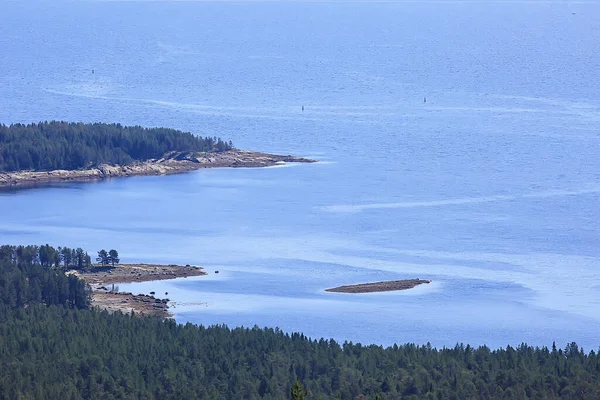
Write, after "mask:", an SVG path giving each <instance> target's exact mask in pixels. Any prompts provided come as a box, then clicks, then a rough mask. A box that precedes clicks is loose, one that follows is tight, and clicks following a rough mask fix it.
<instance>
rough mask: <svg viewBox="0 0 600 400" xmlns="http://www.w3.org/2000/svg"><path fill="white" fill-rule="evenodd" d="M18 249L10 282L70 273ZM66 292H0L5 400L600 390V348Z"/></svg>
mask: <svg viewBox="0 0 600 400" xmlns="http://www.w3.org/2000/svg"><path fill="white" fill-rule="evenodd" d="M3 248H4V247H3ZM14 254H15V253H14V251H13V252H11V253H10V256H2V257H0V271H6V270H8V271H13V272H11V273H10V274H6V273H5V272H2V275H1V276H0V282H2V285H1V286H2V287H3V289H2V290H4V287H5V286H7V285H8V286H11V285H13V284H14V282H20V284H21V283H22V284H24V283H23V281H24V280H25V276H27V277H28V278H29V281H28V282H29V283H30V284H31V281H32V277H33V276H36V274H42V275H44V274H46V275H44V276H50V275H53V276H62V277H64V275H63V274H62V272H61V271H57V270H54V269H47V268H44V267H42V265H41V264H40V263H39V260H30V259H28V258H24V257H19V260H18V261H16V260H14ZM69 279H71V278H69ZM72 279H74V280H75V281H76V279H77V278H75V277H72ZM77 282H79V281H77ZM21 290H25V291H26V292H27V290H28V289H21ZM59 290H60V289H58V288H54V287H53V288H50V289H47V296H46V297H44V296H41V298H40V299H39V301H38V300H36V299H33V298H29V299H28V300H27V303H25V304H27V305H28V306H27V307H25V304H24V302H23V301H17V302H15V301H5V299H7V298H8V299H11V298H13V297H14V296H17V295H16V293H15V292H13V293H12V294H7V293H6V292H5V291H3V292H2V294H1V296H2V297H1V298H2V299H3V300H2V302H0V398H7V399H13V398H27V399H46V398H64V399H69V400H70V399H192V398H194V399H236V400H237V399H272V400H275V399H277V400H281V399H290V398H292V393H295V396H296V397H295V399H301V398H303V396H304V395H305V394H306V392H305V391H304V389H307V390H308V394H307V395H306V399H348V400H350V399H352V400H354V399H371V400H374V399H376V398H379V399H385V400H396V399H414V400H416V399H505V398H514V399H525V398H531V399H557V398H566V399H598V398H600V357H599V356H598V354H597V353H595V352H594V351H591V352H589V353H588V352H584V351H583V349H581V348H579V347H578V346H577V345H576V344H574V343H571V344H569V345H567V346H566V347H565V348H564V349H559V348H556V346H553V347H552V348H550V349H548V348H534V347H530V346H527V345H521V346H518V347H516V348H513V347H507V348H505V349H499V350H491V349H489V348H487V347H485V346H484V347H479V348H473V347H471V346H468V345H467V346H463V345H458V346H456V347H454V348H444V349H435V348H432V347H431V346H428V345H427V346H417V345H413V344H406V345H402V346H392V347H388V348H383V347H381V346H375V345H371V346H362V345H360V344H353V343H343V344H339V343H337V342H335V341H333V340H323V339H321V340H311V339H309V338H307V337H305V336H303V335H302V334H291V335H289V334H286V333H283V332H281V331H280V330H277V329H275V330H274V329H259V328H253V329H245V328H236V329H229V328H227V327H225V326H213V327H208V328H206V327H202V326H196V325H192V324H185V325H181V324H177V323H175V322H174V321H172V320H167V321H162V320H160V319H155V318H137V316H134V315H131V314H127V315H123V314H120V313H115V314H109V313H107V312H104V311H102V312H101V311H97V310H85V309H79V308H85V307H84V306H82V307H79V306H77V304H75V305H74V306H73V305H71V304H69V303H68V302H67V303H63V302H60V301H47V300H46V299H48V298H49V297H48V296H52V295H53V293H55V292H58V291H59ZM36 301H37V303H38V304H36ZM39 303H45V304H53V305H50V306H47V305H43V304H39ZM56 304H60V305H56ZM399 339H401V338H399ZM297 379H298V380H299V382H301V384H302V386H303V388H304V389H302V388H300V387H298V386H296V385H295V382H296V380H297Z"/></svg>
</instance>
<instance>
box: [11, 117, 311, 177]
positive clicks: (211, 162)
mask: <svg viewBox="0 0 600 400" xmlns="http://www.w3.org/2000/svg"><path fill="white" fill-rule="evenodd" d="M290 162H299V163H311V162H315V160H310V159H307V158H302V157H294V156H290V155H277V154H269V153H261V152H256V151H246V150H239V149H236V148H235V147H234V146H233V143H232V142H225V141H223V140H222V139H220V138H216V137H213V138H211V137H200V136H195V135H192V134H191V133H189V132H182V131H177V130H173V129H165V128H142V127H140V126H133V127H126V126H125V127H124V126H121V125H120V124H101V123H95V124H82V123H67V122H56V121H53V122H42V123H38V124H30V125H22V124H15V125H10V126H6V125H0V188H2V187H11V186H12V187H14V186H35V185H40V184H45V183H52V182H81V181H92V180H102V179H107V178H117V177H126V176H136V175H137V176H140V175H167V174H176V173H182V172H188V171H193V170H197V169H202V168H225V167H229V168H239V167H247V168H250V167H268V166H273V165H278V164H284V163H290Z"/></svg>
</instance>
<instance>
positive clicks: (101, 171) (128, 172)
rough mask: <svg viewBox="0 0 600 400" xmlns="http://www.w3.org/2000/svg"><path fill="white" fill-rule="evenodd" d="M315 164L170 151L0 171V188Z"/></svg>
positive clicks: (242, 153)
mask: <svg viewBox="0 0 600 400" xmlns="http://www.w3.org/2000/svg"><path fill="white" fill-rule="evenodd" d="M297 162H300V163H312V162H315V160H310V159H307V158H302V157H294V156H289V155H288V156H284V155H277V154H268V153H260V152H256V151H246V150H229V151H224V152H219V153H195V152H171V153H167V154H165V156H163V157H162V158H160V159H156V160H148V161H144V162H137V163H133V164H129V165H107V164H101V165H99V166H98V167H95V168H89V169H80V170H55V171H19V172H0V187H10V186H28V185H32V186H35V185H40V184H44V183H51V182H79V181H92V180H101V179H107V178H118V177H126V176H141V175H167V174H177V173H182V172H187V171H194V170H197V169H201V168H236V167H237V168H239V167H247V168H257V167H269V166H273V165H277V164H283V163H297Z"/></svg>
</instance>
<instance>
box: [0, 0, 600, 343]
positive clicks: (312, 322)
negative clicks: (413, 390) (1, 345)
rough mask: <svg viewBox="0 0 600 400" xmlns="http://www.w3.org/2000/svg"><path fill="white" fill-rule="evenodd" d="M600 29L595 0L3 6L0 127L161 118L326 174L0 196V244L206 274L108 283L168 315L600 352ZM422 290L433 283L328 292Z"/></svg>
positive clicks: (248, 174)
mask: <svg viewBox="0 0 600 400" xmlns="http://www.w3.org/2000/svg"><path fill="white" fill-rule="evenodd" d="M599 15H600V4H599V3H597V2H553V1H545V2H533V1H511V2H501V1H468V2H463V1H419V2H413V1H386V2H367V1H365V2H361V1H348V2H346V1H324V2H320V1H310V2H309V1H306V2H305V1H273V2H260V1H238V2H230V1H103V0H100V1H67V0H57V1H34V0H31V1H28V0H26V1H3V2H1V4H0V54H2V57H0V121H1V122H2V123H7V124H8V123H15V122H34V121H40V120H69V121H84V122H92V121H103V122H120V123H122V124H140V125H144V126H168V127H172V128H177V129H183V130H186V131H191V132H194V133H197V134H200V135H210V136H213V135H218V136H221V137H223V138H225V139H227V140H229V139H231V140H232V141H233V142H234V143H235V144H236V145H237V146H238V147H239V148H244V149H253V150H262V151H271V152H278V153H285V154H295V155H301V156H308V157H313V158H316V159H318V160H320V162H319V163H317V164H310V165H289V166H284V167H273V168H265V169H218V170H216V169H215V170H202V171H196V172H192V173H187V174H182V175H174V176H167V177H134V178H126V179H114V180H110V181H105V182H101V183H90V184H66V185H53V186H52V187H46V188H36V189H28V190H22V191H12V192H2V193H0V210H1V212H0V242H2V243H11V244H21V243H31V244H41V243H50V244H53V245H68V246H81V247H84V248H86V249H88V250H89V251H90V252H92V251H95V250H98V249H100V248H116V249H118V250H119V252H120V254H121V256H122V260H123V261H125V262H156V263H159V262H160V263H184V264H187V263H189V264H195V265H202V266H205V267H206V270H207V271H208V272H209V275H208V276H205V277H197V278H187V279H180V280H174V281H166V282H146V283H140V284H130V285H121V290H131V291H139V292H146V293H147V292H149V291H156V292H161V293H162V291H165V292H168V293H169V295H168V297H169V298H170V299H172V300H173V302H174V303H173V304H174V308H173V311H174V312H175V317H176V319H177V320H178V321H180V322H186V321H191V322H194V323H201V324H215V323H226V324H229V325H232V326H238V325H244V326H253V325H259V326H269V327H275V326H279V327H281V328H282V329H284V330H285V331H302V332H304V333H305V334H307V335H310V336H312V337H315V338H319V337H327V338H335V339H337V340H340V341H344V340H348V341H355V342H356V341H360V342H363V343H378V344H384V345H389V344H392V343H395V342H396V343H404V342H409V341H410V342H416V343H423V344H424V343H427V342H431V343H432V344H433V345H436V346H444V345H447V346H452V345H454V344H455V343H457V342H465V343H467V342H468V343H471V344H474V345H477V344H487V345H489V346H492V347H499V346H505V345H507V344H511V345H517V344H519V343H521V342H524V341H525V342H528V343H531V344H534V345H551V344H552V341H556V342H557V344H559V345H564V344H565V343H567V342H570V341H576V342H578V343H579V344H581V345H583V346H584V348H586V349H592V348H594V349H596V348H598V346H599V345H600V339H599V337H598V334H597V332H599V331H600V294H599V293H600V272H598V271H600V249H599V246H598V245H599V243H600V229H599V228H600V223H599V222H598V221H599V216H600V208H599V207H598V200H599V197H600V172H599V171H600V158H599V157H598V154H600V73H599V72H598V71H600V57H598V56H597V55H598V54H600V18H598V16H599ZM92 70H94V73H92ZM425 99H426V102H425V101H424V100H425ZM302 106H304V111H303V110H302ZM216 270H219V274H215V271H216ZM416 277H418V278H421V279H431V280H432V283H431V284H429V285H421V286H419V287H417V288H415V289H413V290H410V291H405V292H394V293H376V294H366V295H349V294H339V293H326V292H324V289H326V288H328V287H332V286H339V285H343V284H352V283H360V282H373V281H380V280H391V279H404V278H416Z"/></svg>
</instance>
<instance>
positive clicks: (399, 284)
mask: <svg viewBox="0 0 600 400" xmlns="http://www.w3.org/2000/svg"><path fill="white" fill-rule="evenodd" d="M424 283H431V281H430V280H427V279H403V280H399V281H383V282H372V283H360V284H358V285H345V286H338V287H335V288H330V289H325V291H326V292H335V293H374V292H391V291H395V290H407V289H412V288H414V287H415V286H418V285H421V284H424Z"/></svg>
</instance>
